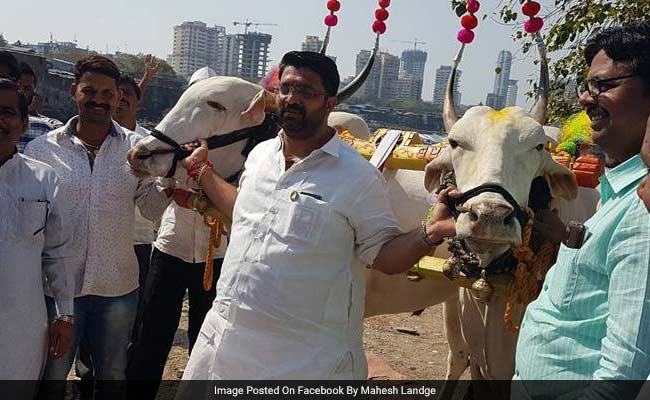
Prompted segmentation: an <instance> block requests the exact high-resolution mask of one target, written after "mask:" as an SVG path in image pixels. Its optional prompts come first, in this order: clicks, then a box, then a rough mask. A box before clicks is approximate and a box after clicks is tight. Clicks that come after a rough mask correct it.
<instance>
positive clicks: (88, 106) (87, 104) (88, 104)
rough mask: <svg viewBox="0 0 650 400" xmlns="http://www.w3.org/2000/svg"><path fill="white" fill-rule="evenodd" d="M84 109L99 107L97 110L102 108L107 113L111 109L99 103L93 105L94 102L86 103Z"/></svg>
mask: <svg viewBox="0 0 650 400" xmlns="http://www.w3.org/2000/svg"><path fill="white" fill-rule="evenodd" d="M85 107H86V108H94V107H99V108H103V109H104V110H106V111H109V110H110V109H111V108H110V107H109V106H108V105H107V104H99V103H95V102H94V101H91V102H88V103H86V106H85Z"/></svg>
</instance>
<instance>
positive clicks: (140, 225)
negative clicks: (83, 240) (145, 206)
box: [133, 123, 156, 244]
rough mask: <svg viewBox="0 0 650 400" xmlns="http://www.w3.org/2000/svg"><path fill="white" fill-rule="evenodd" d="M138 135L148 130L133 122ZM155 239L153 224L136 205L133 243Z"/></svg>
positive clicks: (142, 242) (145, 133)
mask: <svg viewBox="0 0 650 400" xmlns="http://www.w3.org/2000/svg"><path fill="white" fill-rule="evenodd" d="M133 132H135V133H137V134H138V135H140V136H143V137H144V136H147V135H149V134H150V133H151V131H150V130H148V129H146V128H143V127H142V126H140V124H138V123H136V124H135V130H134V131H133ZM155 239H156V229H155V224H154V223H153V222H151V221H149V220H148V219H146V218H145V217H143V216H142V214H141V213H140V210H139V209H138V207H136V208H135V224H134V226H133V243H134V244H151V242H153V241H154V240H155Z"/></svg>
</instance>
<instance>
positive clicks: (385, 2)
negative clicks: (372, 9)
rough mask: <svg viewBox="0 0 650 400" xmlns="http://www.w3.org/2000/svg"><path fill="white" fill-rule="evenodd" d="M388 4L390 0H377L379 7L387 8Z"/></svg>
mask: <svg viewBox="0 0 650 400" xmlns="http://www.w3.org/2000/svg"><path fill="white" fill-rule="evenodd" d="M389 6H390V0H379V7H381V8H388V7H389Z"/></svg>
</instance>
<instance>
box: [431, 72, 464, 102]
mask: <svg viewBox="0 0 650 400" xmlns="http://www.w3.org/2000/svg"><path fill="white" fill-rule="evenodd" d="M451 71H452V67H451V65H441V66H440V67H439V68H438V69H437V70H436V79H435V81H434V83H433V104H434V105H436V106H439V107H442V105H443V104H444V102H445V92H446V91H447V83H448V82H449V77H450V76H451ZM462 75H463V71H461V70H457V71H456V81H455V82H454V104H455V105H456V107H460V100H461V93H460V90H459V88H460V78H461V76H462Z"/></svg>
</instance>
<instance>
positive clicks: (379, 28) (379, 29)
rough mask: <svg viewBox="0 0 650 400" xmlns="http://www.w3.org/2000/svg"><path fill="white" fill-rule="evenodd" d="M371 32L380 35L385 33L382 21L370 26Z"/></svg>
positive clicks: (384, 25)
mask: <svg viewBox="0 0 650 400" xmlns="http://www.w3.org/2000/svg"><path fill="white" fill-rule="evenodd" d="M372 31H373V32H375V33H378V34H380V35H381V34H383V33H384V32H386V24H385V23H384V21H379V20H376V21H375V22H373V24H372Z"/></svg>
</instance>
